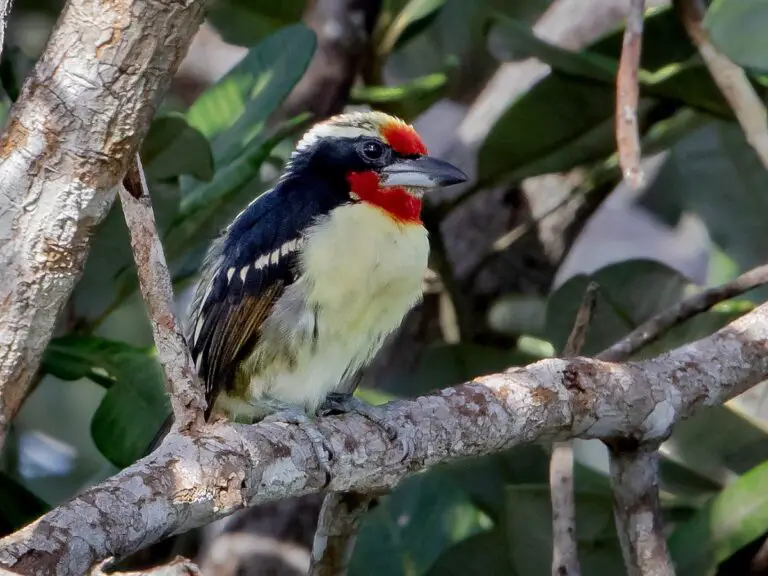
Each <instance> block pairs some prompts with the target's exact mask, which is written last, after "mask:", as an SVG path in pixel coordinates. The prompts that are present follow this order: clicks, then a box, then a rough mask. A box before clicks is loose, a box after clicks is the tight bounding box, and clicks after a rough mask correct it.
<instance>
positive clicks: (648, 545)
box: [611, 445, 675, 576]
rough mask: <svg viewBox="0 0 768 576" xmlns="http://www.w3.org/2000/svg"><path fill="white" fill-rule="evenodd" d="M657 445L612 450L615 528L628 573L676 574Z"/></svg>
mask: <svg viewBox="0 0 768 576" xmlns="http://www.w3.org/2000/svg"><path fill="white" fill-rule="evenodd" d="M657 448H658V445H652V446H645V447H642V448H640V449H633V450H629V451H626V452H624V451H622V450H621V448H620V446H619V445H614V449H613V450H611V485H612V486H613V508H614V515H615V517H616V528H617V530H618V532H619V540H620V541H621V549H622V552H623V554H624V563H625V564H626V566H627V570H628V572H627V574H628V576H674V574H675V571H674V568H673V567H672V562H671V560H670V557H669V550H667V539H666V537H665V536H664V530H663V528H664V527H663V525H662V522H661V503H660V502H659V453H658V451H657Z"/></svg>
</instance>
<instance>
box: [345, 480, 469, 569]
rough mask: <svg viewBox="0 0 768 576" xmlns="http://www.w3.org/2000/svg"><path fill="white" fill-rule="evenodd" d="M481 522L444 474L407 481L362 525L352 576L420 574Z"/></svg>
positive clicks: (370, 513) (367, 517)
mask: <svg viewBox="0 0 768 576" xmlns="http://www.w3.org/2000/svg"><path fill="white" fill-rule="evenodd" d="M479 520H480V514H479V513H478V511H477V509H476V508H475V507H474V506H472V504H471V503H470V502H469V500H468V498H467V496H466V495H465V494H464V493H463V492H462V491H461V490H460V489H459V488H458V487H457V486H456V485H455V484H454V483H453V481H452V480H451V479H450V478H449V477H448V476H446V475H445V474H442V473H440V472H439V471H430V472H427V473H424V474H418V475H416V476H412V477H410V478H407V479H406V480H405V481H403V482H402V483H401V484H400V485H399V486H398V487H397V488H396V489H395V490H394V491H393V492H392V493H391V494H390V495H389V496H387V497H385V498H383V499H382V500H381V501H380V503H379V505H378V506H377V507H376V508H374V509H373V510H372V511H371V512H369V514H368V515H367V516H366V518H365V519H364V520H363V523H362V526H361V529H360V533H359V535H358V538H357V542H356V545H355V551H354V554H353V556H352V561H351V564H350V574H352V575H355V574H357V575H361V576H362V575H365V576H378V575H381V576H409V575H411V574H421V573H423V572H424V571H425V570H427V569H428V568H429V567H430V565H431V564H432V563H433V562H434V561H435V560H436V559H437V557H438V556H439V555H440V554H441V553H442V552H443V551H444V550H445V549H446V548H448V547H449V546H451V545H452V544H454V543H455V542H458V541H459V540H462V539H464V538H466V537H468V536H471V535H472V534H475V533H477V532H478V531H480V530H481V528H480V525H479Z"/></svg>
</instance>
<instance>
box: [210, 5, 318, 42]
mask: <svg viewBox="0 0 768 576" xmlns="http://www.w3.org/2000/svg"><path fill="white" fill-rule="evenodd" d="M305 6H306V2H305V1H304V0H281V1H280V2H273V1H272V0H217V1H216V2H214V3H212V5H211V7H210V9H209V11H208V14H207V19H208V21H209V22H210V23H211V24H213V27H214V28H216V30H218V32H219V33H220V34H221V37H222V38H223V39H224V40H225V41H226V42H229V43H230V44H239V45H240V46H252V45H254V44H256V43H257V42H260V41H261V40H263V39H264V38H265V37H267V36H269V35H270V34H272V33H274V32H276V31H277V30H279V29H280V28H282V27H283V26H287V25H289V24H294V23H296V22H298V21H299V20H301V15H302V12H303V11H304V8H305Z"/></svg>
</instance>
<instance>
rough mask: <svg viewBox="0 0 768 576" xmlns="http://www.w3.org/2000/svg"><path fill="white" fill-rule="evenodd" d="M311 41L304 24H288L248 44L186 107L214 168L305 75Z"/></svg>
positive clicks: (259, 126) (221, 164) (249, 137)
mask: <svg viewBox="0 0 768 576" xmlns="http://www.w3.org/2000/svg"><path fill="white" fill-rule="evenodd" d="M316 44H317V40H316V37H315V33H314V32H313V31H312V30H310V29H309V28H307V27H306V26H304V25H303V24H296V25H293V26H287V27H285V28H283V29H281V30H279V31H278V32H276V33H274V34H272V35H271V36H269V37H268V38H266V39H264V40H263V41H262V42H260V43H259V44H257V45H256V46H254V47H253V48H251V49H250V50H249V51H248V54H247V55H246V56H245V57H244V58H243V59H242V60H241V61H240V62H239V63H238V64H237V65H236V66H235V67H234V68H233V69H232V70H230V71H229V72H228V73H227V74H226V75H225V76H224V77H223V78H222V79H221V80H219V81H218V82H217V83H216V84H215V85H214V86H212V87H211V88H209V89H208V90H206V91H205V92H204V93H203V94H202V95H201V96H200V97H199V98H198V99H197V100H196V101H195V103H194V104H193V105H192V106H191V107H190V109H189V111H188V113H187V119H188V121H189V123H190V125H191V126H193V127H195V128H197V129H198V130H200V132H202V133H203V134H204V135H205V136H206V137H207V138H209V139H210V140H211V142H212V146H213V157H214V161H215V165H216V169H217V170H220V169H221V168H222V167H224V166H226V165H227V164H228V163H229V162H230V161H231V160H232V159H233V158H234V157H235V156H237V154H238V152H239V151H240V150H242V148H243V147H244V146H246V145H247V144H248V143H249V142H251V141H252V140H253V139H254V138H255V137H256V136H257V135H259V134H261V132H262V131H263V129H264V125H265V122H266V120H267V118H268V117H269V115H270V114H272V112H274V111H275V110H276V109H277V107H278V106H280V104H281V103H282V102H283V100H284V99H285V98H286V96H288V94H289V93H290V92H291V90H292V89H293V87H294V86H295V85H296V83H297V82H298V81H299V79H300V78H301V77H302V76H303V75H304V71H305V70H306V68H307V66H308V65H309V62H310V60H311V59H312V55H313V54H314V51H315V46H316ZM185 188H186V187H185Z"/></svg>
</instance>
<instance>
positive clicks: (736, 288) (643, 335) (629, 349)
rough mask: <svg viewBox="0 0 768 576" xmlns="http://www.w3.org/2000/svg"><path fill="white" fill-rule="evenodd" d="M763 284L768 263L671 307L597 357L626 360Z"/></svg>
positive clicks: (607, 359) (610, 360)
mask: <svg viewBox="0 0 768 576" xmlns="http://www.w3.org/2000/svg"><path fill="white" fill-rule="evenodd" d="M763 284H768V264H765V265H763V266H758V267H756V268H753V269H752V270H748V271H747V272H744V274H742V275H741V276H739V277H738V278H735V279H734V280H731V281H730V282H727V283H725V284H723V285H721V286H716V287H714V288H709V289H707V290H703V291H701V292H699V293H698V294H694V295H693V296H691V297H690V298H688V299H686V300H683V301H682V302H680V303H678V304H675V305H674V306H673V307H672V308H669V309H668V310H665V311H663V312H661V313H659V314H657V315H656V316H654V317H653V318H650V319H649V320H647V321H645V322H643V323H642V324H641V325H640V326H638V327H637V328H635V329H634V330H633V331H632V332H630V333H629V334H627V335H626V336H625V337H624V338H622V339H621V340H619V341H618V342H617V343H616V344H614V345H612V346H611V347H610V348H608V349H606V350H604V351H603V352H601V353H600V354H598V356H597V358H598V359H600V360H605V361H606V362H621V361H623V360H626V359H627V358H629V357H630V356H632V354H634V353H635V352H637V351H638V350H640V349H641V348H643V347H644V346H647V345H648V344H651V343H652V342H655V341H656V340H657V339H658V338H660V337H661V336H662V335H663V334H664V333H665V332H667V331H668V330H669V329H670V328H672V327H674V326H676V325H678V324H682V323H683V322H685V321H686V320H690V319H691V318H693V317H694V316H696V315H697V314H701V313H702V312H706V311H707V310H709V309H710V308H712V306H714V305H715V304H718V303H720V302H724V301H725V300H729V299H730V298H734V297H736V296H739V295H740V294H744V293H745V292H749V291H750V290H753V289H755V288H757V287H758V286H762V285H763Z"/></svg>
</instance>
